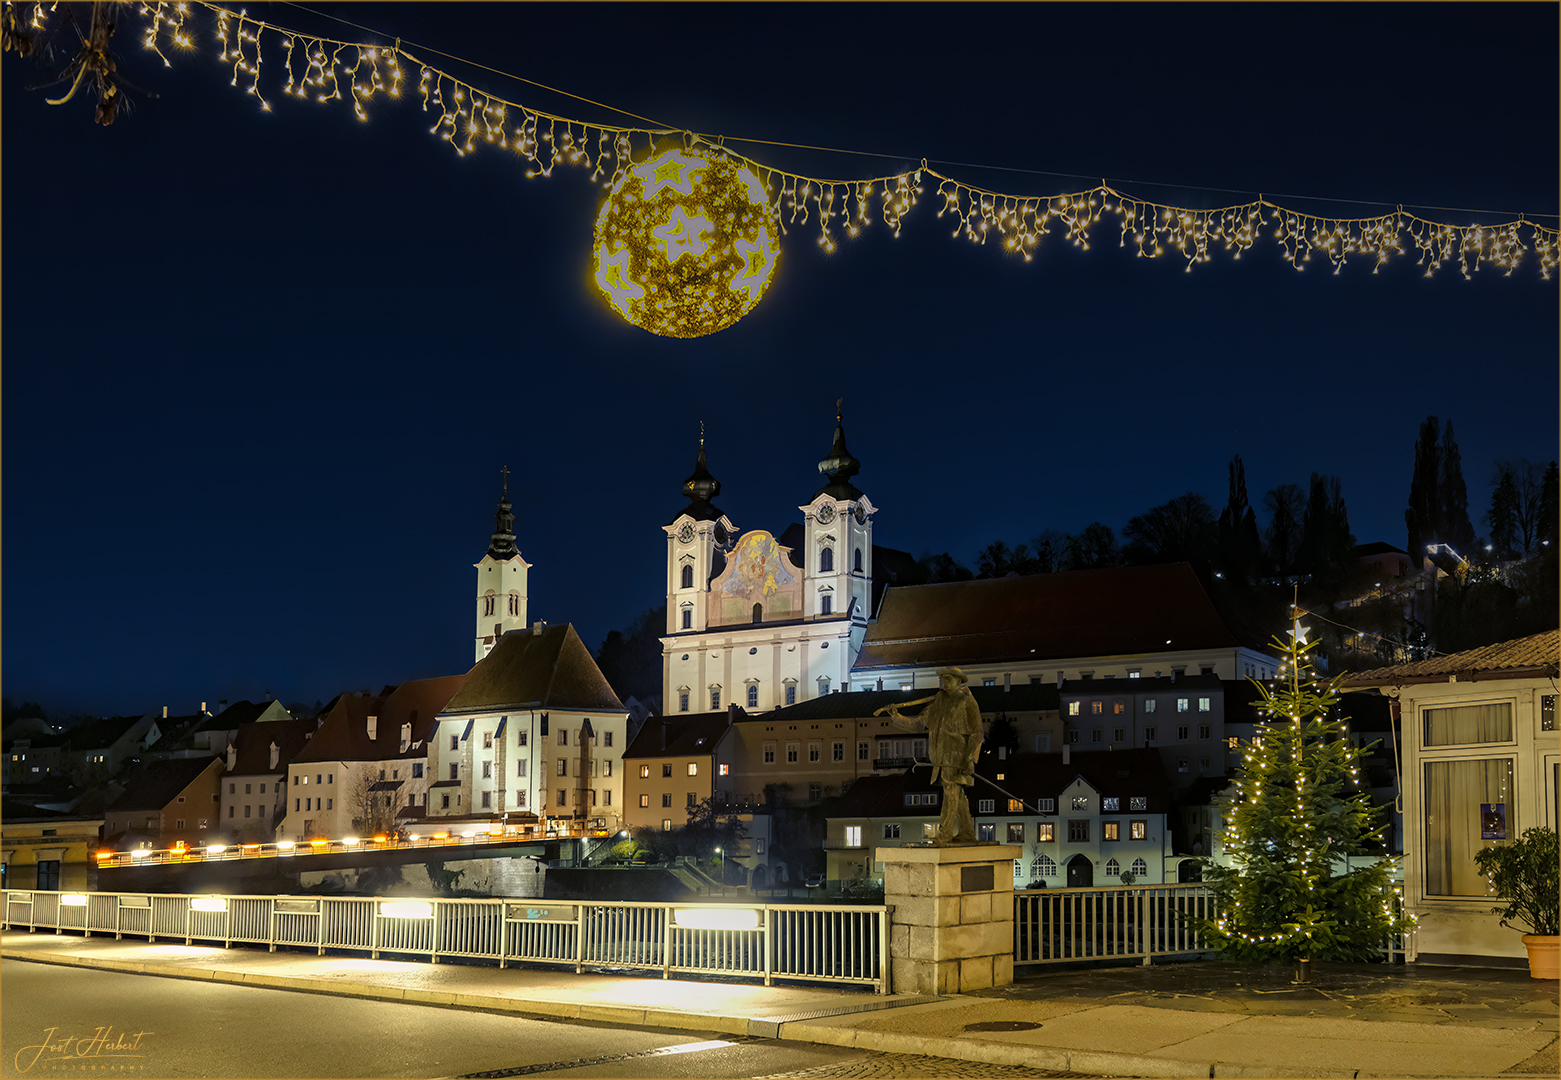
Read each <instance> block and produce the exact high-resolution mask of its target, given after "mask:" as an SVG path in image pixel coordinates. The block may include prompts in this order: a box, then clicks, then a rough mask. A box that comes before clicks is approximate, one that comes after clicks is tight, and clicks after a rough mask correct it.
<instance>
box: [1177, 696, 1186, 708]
mask: <svg viewBox="0 0 1561 1080" xmlns="http://www.w3.org/2000/svg"><path fill="white" fill-rule="evenodd" d="M1176 711H1177V712H1186V711H1187V699H1186V698H1184V697H1179V698H1177V699H1176Z"/></svg>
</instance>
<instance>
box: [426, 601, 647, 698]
mask: <svg viewBox="0 0 1561 1080" xmlns="http://www.w3.org/2000/svg"><path fill="white" fill-rule="evenodd" d="M530 706H535V707H537V708H542V709H584V710H595V711H602V712H627V710H626V709H624V707H623V702H621V701H619V700H618V695H617V694H615V693H613V689H612V687H611V686H609V685H608V684H607V679H606V678H605V677H604V676H603V675H602V672H601V669H600V668H598V667H597V666H596V661H595V660H594V659H592V657H591V650H590V649H587V648H586V647H585V642H583V641H581V640H580V635H579V634H577V633H575V628H574V627H573V626H571V625H570V624H568V623H565V624H564V625H562V626H549V627H547V628H546V629H545V630H543V631H542V632H541V633H536V632H534V631H532V630H512V631H510V632H509V633H507V634H505V635H504V636H502V637H501V638H499V640H498V643H497V644H495V645H494V646H493V649H492V651H491V652H489V653H488V655H487V656H485V657H483V658H482V660H480V661H479V662H478V664H477V666H476V667H474V668H472V670H471V671H470V672H469V673H468V675H467V677H466V682H465V685H463V686H462V687H461V689H460V692H459V693H457V694H455V695H454V696H453V697H452V698H450V700H449V702H448V703H447V704H446V705H445V706H444V707H443V708H442V709H441V710H440V711H441V712H442V713H444V714H445V715H447V716H448V715H450V714H454V713H473V712H491V711H493V710H496V709H512V708H520V707H530Z"/></svg>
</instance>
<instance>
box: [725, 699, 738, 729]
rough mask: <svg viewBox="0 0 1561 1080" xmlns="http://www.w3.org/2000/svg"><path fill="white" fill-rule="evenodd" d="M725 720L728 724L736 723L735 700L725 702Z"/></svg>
mask: <svg viewBox="0 0 1561 1080" xmlns="http://www.w3.org/2000/svg"><path fill="white" fill-rule="evenodd" d="M726 722H727V723H728V724H735V723H737V702H735V701H728V702H727V703H726Z"/></svg>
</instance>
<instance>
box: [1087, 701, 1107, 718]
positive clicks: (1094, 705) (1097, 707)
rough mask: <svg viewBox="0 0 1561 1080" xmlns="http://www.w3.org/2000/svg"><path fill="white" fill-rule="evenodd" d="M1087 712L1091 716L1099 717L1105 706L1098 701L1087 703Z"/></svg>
mask: <svg viewBox="0 0 1561 1080" xmlns="http://www.w3.org/2000/svg"><path fill="white" fill-rule="evenodd" d="M1089 711H1090V715H1091V716H1099V715H1100V714H1101V713H1102V712H1104V711H1105V704H1104V703H1103V702H1099V701H1092V702H1090V703H1089Z"/></svg>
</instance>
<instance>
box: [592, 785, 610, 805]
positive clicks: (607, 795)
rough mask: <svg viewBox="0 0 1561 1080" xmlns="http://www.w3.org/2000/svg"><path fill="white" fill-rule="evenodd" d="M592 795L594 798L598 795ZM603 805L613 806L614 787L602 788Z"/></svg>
mask: <svg viewBox="0 0 1561 1080" xmlns="http://www.w3.org/2000/svg"><path fill="white" fill-rule="evenodd" d="M591 797H592V798H593V799H594V798H595V797H596V796H595V795H594V794H593V795H592V796H591ZM602 805H603V806H611V805H612V788H603V789H602Z"/></svg>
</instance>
